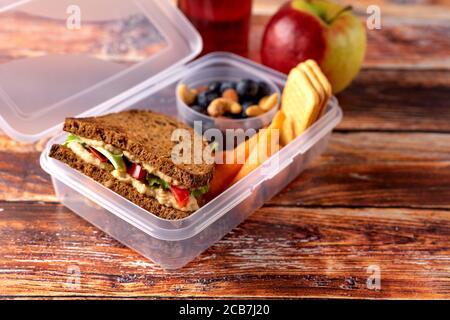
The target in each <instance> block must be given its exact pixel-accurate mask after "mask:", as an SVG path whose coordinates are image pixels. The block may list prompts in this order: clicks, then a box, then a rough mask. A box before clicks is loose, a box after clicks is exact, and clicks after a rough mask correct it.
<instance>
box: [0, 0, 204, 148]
mask: <svg viewBox="0 0 450 320" xmlns="http://www.w3.org/2000/svg"><path fill="white" fill-rule="evenodd" d="M201 49H202V42H201V37H200V35H199V34H198V32H197V31H196V30H195V29H194V27H193V26H192V25H191V24H190V23H189V22H188V20H187V19H186V18H185V17H184V16H183V15H182V14H181V13H180V12H179V10H178V9H177V8H176V7H175V6H173V5H172V4H171V3H169V1H160V0H135V1H123V0H95V1H92V0H58V1H54V0H6V1H4V0H2V1H1V2H0V128H1V129H3V130H4V131H5V133H6V134H8V135H9V136H10V137H11V138H13V139H15V140H20V141H25V142H33V141H36V140H39V139H40V138H42V137H44V136H46V135H48V134H50V133H51V132H53V131H54V130H56V128H57V127H58V126H59V125H60V124H61V123H62V122H63V121H64V119H65V118H66V117H71V116H90V115H95V114H99V113H101V112H103V111H105V110H108V109H109V108H111V107H113V106H115V105H117V104H119V103H120V102H123V101H124V100H125V99H127V98H129V97H131V96H133V95H134V94H136V93H138V92H141V91H142V90H145V89H148V88H150V87H151V86H152V85H154V84H155V83H158V82H159V81H161V79H162V78H164V77H165V76H167V75H168V74H169V73H170V72H168V71H169V70H170V69H172V68H176V67H177V66H179V65H181V64H184V63H186V62H187V61H189V60H191V59H193V58H194V57H195V56H196V55H198V54H199V53H200V51H201ZM163 71H166V72H163Z"/></svg>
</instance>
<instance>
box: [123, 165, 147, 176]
mask: <svg viewBox="0 0 450 320" xmlns="http://www.w3.org/2000/svg"><path fill="white" fill-rule="evenodd" d="M127 172H128V174H129V175H130V176H132V177H133V178H135V179H137V180H144V178H145V177H146V176H147V172H145V170H144V169H143V168H142V167H141V166H140V165H138V164H136V163H132V164H131V166H130V167H129V168H127Z"/></svg>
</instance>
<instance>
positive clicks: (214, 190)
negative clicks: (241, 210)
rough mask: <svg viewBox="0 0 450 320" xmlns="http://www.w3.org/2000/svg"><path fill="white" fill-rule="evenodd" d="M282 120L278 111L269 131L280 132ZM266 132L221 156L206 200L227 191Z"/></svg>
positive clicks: (282, 116)
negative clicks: (220, 162)
mask: <svg viewBox="0 0 450 320" xmlns="http://www.w3.org/2000/svg"><path fill="white" fill-rule="evenodd" d="M284 119H285V116H284V113H283V112H282V111H278V112H277V114H276V115H275V117H274V118H273V120H272V123H271V124H270V126H269V129H277V130H280V129H281V127H282V126H283V121H284ZM267 131H268V130H260V131H259V132H258V134H255V135H253V136H252V137H251V138H250V139H248V140H247V141H245V142H242V143H241V144H239V145H238V146H237V147H236V148H235V149H234V150H230V151H227V152H224V153H223V154H222V157H223V163H222V164H216V167H215V172H214V177H213V179H212V180H211V183H210V186H209V192H208V194H207V198H208V199H212V198H214V197H215V196H217V195H219V194H220V193H222V192H223V191H224V190H225V189H227V188H228V187H229V186H230V185H231V184H232V182H233V181H236V179H234V178H235V177H236V176H237V175H238V173H239V172H240V171H242V168H243V167H244V163H246V162H247V160H248V158H249V156H250V153H251V152H252V150H255V149H259V147H258V148H256V146H257V144H259V141H261V140H262V139H264V138H262V137H261V135H262V134H266V132H267ZM266 141H267V140H266ZM227 157H228V160H232V161H227ZM264 160H265V159H264ZM258 162H259V161H258ZM257 166H258V165H257Z"/></svg>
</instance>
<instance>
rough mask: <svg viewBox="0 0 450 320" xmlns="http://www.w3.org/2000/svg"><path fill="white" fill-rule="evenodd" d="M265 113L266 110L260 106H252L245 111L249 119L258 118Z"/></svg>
mask: <svg viewBox="0 0 450 320" xmlns="http://www.w3.org/2000/svg"><path fill="white" fill-rule="evenodd" d="M263 113H264V110H263V109H261V108H260V107H259V106H258V105H254V106H250V107H248V108H247V109H246V110H245V114H246V115H247V117H257V116H259V115H261V114H263Z"/></svg>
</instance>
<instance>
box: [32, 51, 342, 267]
mask: <svg viewBox="0 0 450 320" xmlns="http://www.w3.org/2000/svg"><path fill="white" fill-rule="evenodd" d="M224 64H231V65H235V66H238V67H242V68H253V69H254V70H255V71H257V72H261V73H263V74H265V76H266V77H267V78H268V79H270V80H271V81H273V82H274V83H275V84H277V85H278V86H279V87H280V88H281V87H283V85H284V82H285V80H286V77H285V76H284V75H282V74H280V73H277V72H275V71H272V70H270V69H267V68H265V67H263V66H260V65H258V64H256V63H253V62H251V61H248V60H244V59H242V58H239V57H237V56H234V55H231V54H226V53H218V54H212V55H209V56H205V57H203V58H201V59H199V60H197V61H195V62H193V63H190V64H188V65H186V66H183V67H181V68H179V70H177V71H176V72H174V73H173V74H172V75H171V76H169V77H168V78H167V79H166V80H165V81H163V82H161V83H160V85H159V86H158V87H155V88H152V89H151V90H148V91H147V92H143V93H141V95H140V97H135V98H134V99H133V100H135V101H134V102H133V103H132V104H128V105H127V106H126V107H125V108H123V106H121V107H117V108H115V109H112V110H109V111H119V110H126V109H131V108H134V109H136V108H137V109H149V110H153V111H157V112H161V113H165V114H168V115H172V116H174V115H176V114H177V108H176V92H175V91H176V90H175V89H176V86H177V83H178V82H179V80H180V79H181V78H182V77H184V76H185V75H188V74H195V73H196V72H198V71H199V70H201V69H202V68H205V67H212V66H221V65H224ZM341 117H342V113H341V109H340V108H339V106H338V104H337V101H336V99H335V98H332V99H331V100H330V102H329V105H328V110H327V112H326V114H325V115H324V116H323V117H322V118H321V119H320V120H319V121H317V122H316V123H315V124H314V125H313V126H312V127H311V128H309V129H308V130H307V131H306V132H305V133H304V134H303V135H301V136H299V137H298V138H297V139H296V140H294V141H293V142H291V143H290V144H289V145H288V146H286V147H284V148H283V149H282V150H281V151H280V152H278V153H277V154H275V155H274V156H272V157H271V158H269V159H268V160H267V161H266V162H265V163H264V164H263V165H261V166H260V167H259V168H258V169H256V170H255V171H253V172H252V173H251V174H249V175H248V176H246V177H245V178H244V179H242V180H241V181H239V182H238V183H236V184H235V185H233V186H232V187H231V188H229V189H228V190H226V191H225V192H223V193H222V194H221V195H219V196H218V197H216V198H215V199H213V200H212V201H211V202H209V203H208V204H206V205H205V206H204V207H202V208H200V209H199V210H198V211H196V212H195V213H193V214H192V215H191V216H189V217H187V218H185V219H182V220H176V221H169V220H164V219H160V218H158V217H156V216H154V215H152V214H149V212H147V211H145V210H144V209H141V208H140V207H138V206H137V205H135V204H133V203H132V202H130V201H128V200H126V199H124V198H122V197H121V196H119V195H118V194H116V193H114V192H113V191H111V190H109V189H107V188H105V187H103V186H102V185H100V184H99V183H97V182H95V181H93V180H91V179H90V178H88V177H86V176H84V175H82V174H80V173H79V172H77V171H75V170H73V169H71V168H69V167H67V166H66V165H64V164H62V163H61V162H58V161H56V160H54V159H51V158H49V157H48V152H49V149H50V147H51V145H53V144H55V143H62V142H63V141H64V139H65V136H66V134H65V133H61V134H59V135H58V136H56V137H55V138H53V139H52V140H50V141H49V142H48V144H47V147H46V149H45V150H44V151H43V153H42V156H41V165H42V168H44V170H45V171H47V172H48V173H50V174H51V175H52V179H53V184H54V187H55V190H56V193H57V195H58V198H59V199H60V200H61V202H62V203H63V204H64V205H65V206H67V207H68V208H70V209H71V210H72V211H74V212H75V213H77V214H78V215H80V216H81V217H83V218H84V219H86V220H87V221H89V222H91V223H92V224H94V225H95V226H97V227H98V228H99V229H101V230H103V231H105V232H106V233H108V234H110V235H111V236H112V237H114V238H116V239H117V240H119V241H120V242H122V243H124V244H125V245H127V246H129V247H131V248H133V249H134V250H136V251H138V252H139V253H141V254H142V255H143V256H145V257H147V258H149V259H151V260H153V261H154V262H156V263H157V264H159V265H161V266H162V267H163V268H165V269H176V268H180V267H182V266H184V265H185V264H186V263H188V262H189V261H191V260H192V259H194V258H195V257H196V256H197V255H199V254H200V253H201V252H203V251H204V250H205V249H207V248H208V247H209V246H211V245H212V244H213V243H215V242H216V241H218V240H219V239H221V238H222V237H223V236H224V235H225V234H227V233H228V232H230V231H231V230H232V229H233V228H234V227H236V226H237V225H238V224H240V223H241V222H242V221H244V220H245V219H246V218H247V217H248V216H249V215H250V214H251V213H253V212H254V211H255V210H257V209H258V208H260V207H261V206H262V205H263V204H264V203H265V202H267V201H268V200H269V199H270V198H272V197H273V196H274V195H276V194H277V193H279V192H280V191H281V190H282V189H283V188H284V187H285V186H286V185H287V184H288V183H290V182H291V181H292V180H293V179H295V178H296V177H297V176H298V175H299V174H300V173H301V172H302V171H303V170H304V169H305V167H306V166H307V165H308V163H309V162H310V161H311V160H313V159H314V158H316V157H317V156H319V155H320V154H321V153H322V152H323V151H324V150H325V148H326V146H327V143H328V139H329V137H330V134H331V132H332V130H333V128H334V127H335V126H336V125H337V124H338V123H339V122H340V120H341Z"/></svg>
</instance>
